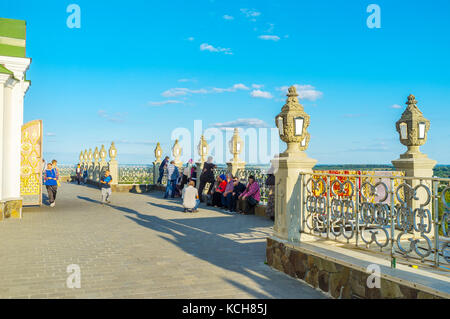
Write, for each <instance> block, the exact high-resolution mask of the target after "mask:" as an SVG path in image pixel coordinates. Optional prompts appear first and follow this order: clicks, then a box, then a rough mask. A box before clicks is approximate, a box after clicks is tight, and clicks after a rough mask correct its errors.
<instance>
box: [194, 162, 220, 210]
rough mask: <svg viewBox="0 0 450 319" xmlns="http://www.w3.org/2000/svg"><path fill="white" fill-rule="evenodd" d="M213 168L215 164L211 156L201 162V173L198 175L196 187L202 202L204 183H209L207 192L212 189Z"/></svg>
mask: <svg viewBox="0 0 450 319" xmlns="http://www.w3.org/2000/svg"><path fill="white" fill-rule="evenodd" d="M214 168H216V165H214V164H213V157H212V156H209V157H208V160H207V161H206V162H205V163H204V164H203V170H202V174H201V175H200V186H199V188H198V193H199V194H200V201H201V202H203V198H202V194H203V189H204V188H205V185H206V184H207V183H210V185H211V186H210V187H209V193H210V192H211V191H212V189H213V187H212V186H213V185H214V180H215V178H214Z"/></svg>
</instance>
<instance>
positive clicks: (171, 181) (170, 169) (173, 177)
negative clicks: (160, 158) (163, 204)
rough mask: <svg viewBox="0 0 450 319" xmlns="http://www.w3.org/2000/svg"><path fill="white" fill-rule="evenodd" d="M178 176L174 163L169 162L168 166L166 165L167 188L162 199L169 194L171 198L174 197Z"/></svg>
mask: <svg viewBox="0 0 450 319" xmlns="http://www.w3.org/2000/svg"><path fill="white" fill-rule="evenodd" d="M179 174H180V173H179V172H178V167H176V166H175V161H170V164H169V165H167V186H166V193H165V194H164V198H167V197H169V194H171V197H172V198H174V197H175V187H176V183H177V179H178V176H179Z"/></svg>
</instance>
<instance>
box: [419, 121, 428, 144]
mask: <svg viewBox="0 0 450 319" xmlns="http://www.w3.org/2000/svg"><path fill="white" fill-rule="evenodd" d="M425 128H426V124H425V123H424V122H420V123H419V139H421V140H423V139H424V138H425Z"/></svg>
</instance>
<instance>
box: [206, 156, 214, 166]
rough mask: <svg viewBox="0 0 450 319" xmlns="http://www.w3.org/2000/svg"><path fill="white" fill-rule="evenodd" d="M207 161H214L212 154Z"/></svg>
mask: <svg viewBox="0 0 450 319" xmlns="http://www.w3.org/2000/svg"><path fill="white" fill-rule="evenodd" d="M207 162H208V163H209V164H211V163H212V162H213V157H212V156H208V160H207Z"/></svg>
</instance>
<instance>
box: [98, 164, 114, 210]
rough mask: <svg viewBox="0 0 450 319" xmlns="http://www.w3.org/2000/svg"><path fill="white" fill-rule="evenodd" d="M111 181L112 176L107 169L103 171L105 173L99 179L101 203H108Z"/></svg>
mask: <svg viewBox="0 0 450 319" xmlns="http://www.w3.org/2000/svg"><path fill="white" fill-rule="evenodd" d="M111 181H112V177H111V175H110V172H109V171H108V170H106V171H105V175H103V176H102V178H101V179H100V188H101V190H102V204H105V202H106V203H110V201H109V198H110V197H111Z"/></svg>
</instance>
